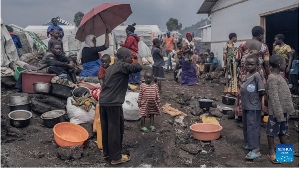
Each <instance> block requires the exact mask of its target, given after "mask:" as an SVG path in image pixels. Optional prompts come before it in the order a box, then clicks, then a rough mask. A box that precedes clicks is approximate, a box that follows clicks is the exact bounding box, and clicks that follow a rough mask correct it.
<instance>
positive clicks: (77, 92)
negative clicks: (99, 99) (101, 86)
mask: <svg viewBox="0 0 300 169" xmlns="http://www.w3.org/2000/svg"><path fill="white" fill-rule="evenodd" d="M72 95H73V97H75V98H76V97H89V96H90V90H89V89H88V88H86V87H78V88H76V89H74V90H73V91H72Z"/></svg>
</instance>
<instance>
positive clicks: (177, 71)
mask: <svg viewBox="0 0 300 169" xmlns="http://www.w3.org/2000/svg"><path fill="white" fill-rule="evenodd" d="M177 49H178V50H177V51H176V52H177V58H175V60H176V66H175V69H174V81H175V82H177V83H178V79H179V77H180V75H181V71H182V69H181V68H182V65H181V62H182V61H181V60H182V59H183V52H182V43H180V42H177Z"/></svg>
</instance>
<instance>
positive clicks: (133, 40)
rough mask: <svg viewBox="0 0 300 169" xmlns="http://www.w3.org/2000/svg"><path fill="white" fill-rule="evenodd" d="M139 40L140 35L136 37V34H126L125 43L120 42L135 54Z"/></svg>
mask: <svg viewBox="0 0 300 169" xmlns="http://www.w3.org/2000/svg"><path fill="white" fill-rule="evenodd" d="M139 41H140V37H138V36H137V35H136V34H130V35H128V36H127V38H126V40H125V43H123V44H121V46H122V47H125V48H128V49H130V50H131V52H132V54H133V55H136V54H137V53H138V50H139V46H138V43H139Z"/></svg>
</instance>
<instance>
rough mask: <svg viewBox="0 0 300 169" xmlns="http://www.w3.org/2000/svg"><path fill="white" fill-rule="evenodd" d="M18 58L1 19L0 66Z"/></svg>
mask: <svg viewBox="0 0 300 169" xmlns="http://www.w3.org/2000/svg"><path fill="white" fill-rule="evenodd" d="M17 60H19V56H18V53H17V49H16V46H15V44H14V42H13V40H12V38H11V36H10V34H9V32H8V31H7V29H6V27H5V25H4V24H3V20H2V19H1V66H5V67H7V66H8V65H9V63H10V62H12V61H17Z"/></svg>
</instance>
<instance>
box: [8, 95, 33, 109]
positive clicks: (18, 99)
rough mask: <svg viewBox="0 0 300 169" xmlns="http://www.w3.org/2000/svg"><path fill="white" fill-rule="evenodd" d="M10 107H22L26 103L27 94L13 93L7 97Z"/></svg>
mask: <svg viewBox="0 0 300 169" xmlns="http://www.w3.org/2000/svg"><path fill="white" fill-rule="evenodd" d="M9 103H10V105H11V106H16V105H24V104H26V103H28V93H13V94H10V95H9Z"/></svg>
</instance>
